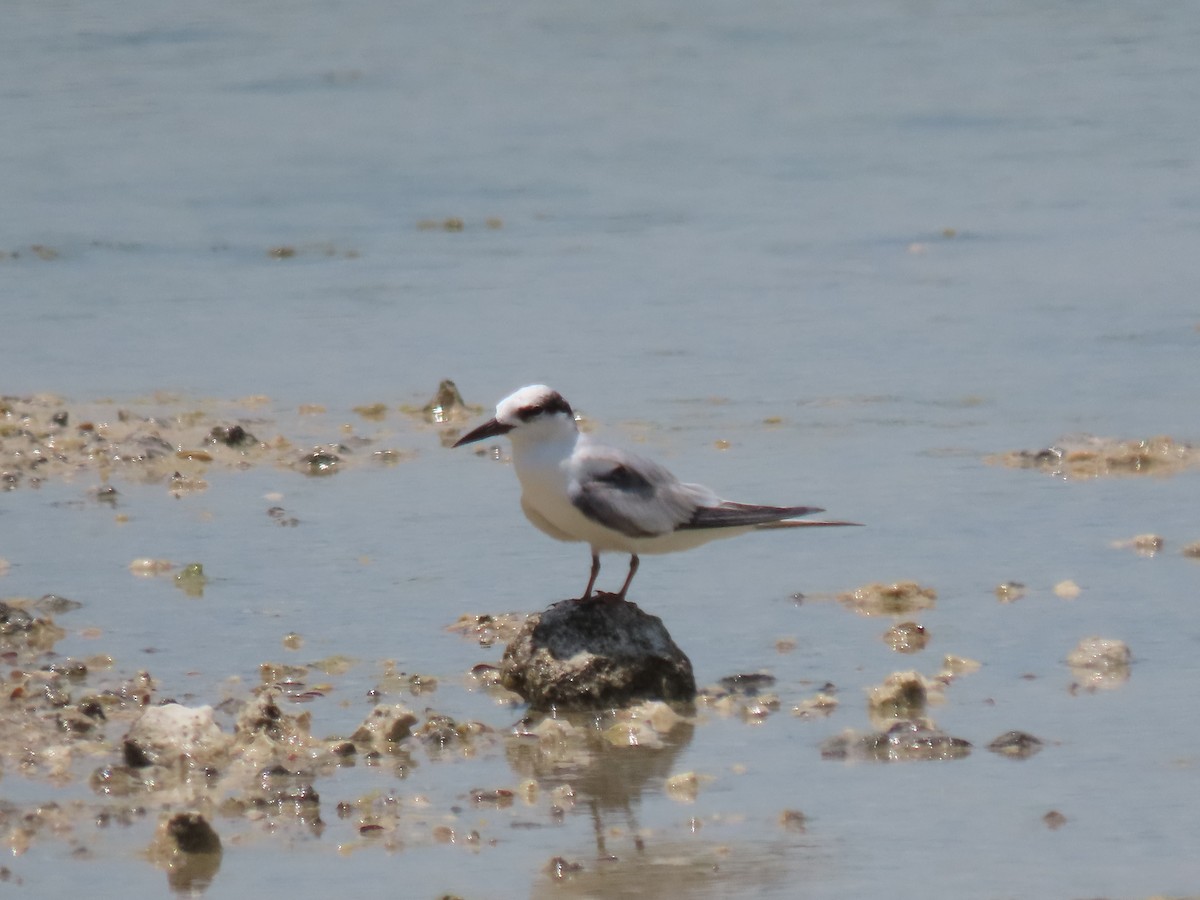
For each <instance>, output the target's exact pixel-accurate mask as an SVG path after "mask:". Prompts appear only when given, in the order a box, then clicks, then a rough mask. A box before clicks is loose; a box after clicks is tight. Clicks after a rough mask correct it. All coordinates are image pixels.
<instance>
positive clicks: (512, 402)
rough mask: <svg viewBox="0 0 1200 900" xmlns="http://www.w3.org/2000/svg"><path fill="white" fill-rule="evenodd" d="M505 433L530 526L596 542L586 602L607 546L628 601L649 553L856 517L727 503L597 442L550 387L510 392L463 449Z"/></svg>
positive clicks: (803, 508) (621, 595) (564, 537)
mask: <svg viewBox="0 0 1200 900" xmlns="http://www.w3.org/2000/svg"><path fill="white" fill-rule="evenodd" d="M502 434H507V435H508V437H509V439H510V440H511V441H512V461H513V468H514V469H515V470H516V473H517V478H518V480H519V481H520V482H521V509H522V511H524V513H525V517H526V518H527V519H529V521H530V522H532V523H533V525H534V527H536V528H538V529H539V530H541V531H543V532H545V533H546V534H548V535H550V537H552V538H555V539H556V540H560V541H577V542H581V543H586V544H589V545H590V546H591V550H592V570H591V575H590V576H589V578H588V583H587V587H586V588H584V591H583V596H581V597H580V598H579V599H580V600H587V599H589V598H590V597H591V596H592V589H593V588H594V587H595V586H596V576H597V575H599V574H600V554H601V553H606V552H608V553H628V554H629V574H628V575H626V576H625V583H624V584H623V585H621V590H620V592H619V593H617V594H615V595H609V596H613V597H615V598H616V599H618V600H624V599H625V594H626V592H627V591H628V590H629V585H630V583H631V582H632V581H633V576H634V575H635V574H636V573H637V570H638V563H639V560H638V557H639V556H640V555H641V554H643V553H675V552H678V551H680V550H690V549H692V548H693V547H698V546H700V545H701V544H705V543H708V542H709V541H712V540H715V539H717V538H724V537H733V536H734V535H738V534H745V533H746V532H748V531H753V530H756V529H766V528H799V527H808V528H813V527H818V528H820V527H829V526H838V525H857V524H859V523H857V522H828V521H818V520H814V519H805V520H802V519H800V518H799V517H800V516H807V515H811V514H812V513H819V512H824V510H823V509H821V508H820V507H817V506H757V505H754V504H750V503H734V502H732V501H730V500H722V499H721V498H720V497H719V496H717V494H715V493H714V492H713V491H712V490H710V489H709V488H706V487H704V486H703V485H699V484H687V483H685V482H682V481H680V480H679V479H678V478H676V477H675V476H674V475H672V474H671V473H670V472H668V471H667V470H666V469H665V468H663V467H662V466H660V465H659V464H658V463H656V462H653V461H652V460H649V459H645V458H644V457H641V456H637V455H636V454H633V453H629V452H628V451H625V450H620V449H617V448H615V447H607V446H605V445H603V444H600V443H598V442H596V441H594V440H593V439H592V438H591V437H590V436H589V435H586V434H584V433H583V432H581V431H580V430H579V426H578V424H577V423H576V421H575V414H574V412H573V411H572V410H571V406H570V404H568V403H567V401H566V400H564V399H563V397H562V395H561V394H559V393H558V391H555V390H552V389H551V388H548V387H546V386H545V385H544V384H533V385H529V386H528V387H523V388H521V389H520V390H518V391H517V392H515V393H514V394H512V395H510V396H508V397H505V398H504V399H503V400H501V401H500V403H499V405H497V407H496V416H495V418H493V419H490V420H489V421H487V422H484V423H483V424H482V425H480V426H479V427H478V428H475V429H474V430H472V431H470V432H468V433H467V434H465V435H463V436H462V437H461V438H459V439H458V441H457V442H456V443H455V444H454V446H455V447H461V446H463V445H464V444H473V443H475V442H476V441H482V440H486V439H487V438H492V437H499V436H500V435H502Z"/></svg>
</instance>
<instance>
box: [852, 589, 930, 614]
mask: <svg viewBox="0 0 1200 900" xmlns="http://www.w3.org/2000/svg"><path fill="white" fill-rule="evenodd" d="M837 599H838V602H839V603H841V604H842V605H843V606H845V607H846V608H847V609H852V610H854V612H856V613H858V614H859V615H862V616H879V615H885V616H907V615H912V614H913V613H914V612H917V611H919V610H922V609H932V608H933V605H934V603H935V602H936V600H937V591H935V590H934V589H933V588H928V587H922V586H921V585H919V584H917V583H916V582H915V581H897V582H894V583H893V584H880V583H878V582H875V583H872V584H865V585H863V586H862V587H860V588H857V589H856V590H853V591H849V592H847V593H843V594H839V595H838V598H837Z"/></svg>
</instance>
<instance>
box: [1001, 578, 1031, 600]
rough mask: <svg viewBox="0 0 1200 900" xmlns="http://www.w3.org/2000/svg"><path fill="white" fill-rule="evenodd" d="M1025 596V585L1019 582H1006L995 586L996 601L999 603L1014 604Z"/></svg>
mask: <svg viewBox="0 0 1200 900" xmlns="http://www.w3.org/2000/svg"><path fill="white" fill-rule="evenodd" d="M1024 596H1025V585H1023V584H1021V582H1019V581H1006V582H1004V583H1003V584H998V585H996V599H997V600H999V601H1000V602H1001V603H1015V602H1016V601H1018V600H1020V599H1021V598H1022V597H1024Z"/></svg>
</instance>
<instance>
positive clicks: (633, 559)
mask: <svg viewBox="0 0 1200 900" xmlns="http://www.w3.org/2000/svg"><path fill="white" fill-rule="evenodd" d="M637 570H638V555H637V554H636V553H634V554H631V555H630V557H629V574H628V575H626V576H625V583H624V584H623V585H621V592H620V593H619V594H617V599H618V600H624V599H625V592H626V591H627V590H629V583H630V582H631V581H633V576H634V575H636V574H637Z"/></svg>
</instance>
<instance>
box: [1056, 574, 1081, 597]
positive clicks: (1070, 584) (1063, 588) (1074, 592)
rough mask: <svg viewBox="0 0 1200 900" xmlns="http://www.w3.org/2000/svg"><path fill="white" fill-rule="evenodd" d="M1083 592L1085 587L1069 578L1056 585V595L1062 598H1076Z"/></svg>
mask: <svg viewBox="0 0 1200 900" xmlns="http://www.w3.org/2000/svg"><path fill="white" fill-rule="evenodd" d="M1082 593H1083V588H1081V587H1080V586H1079V585H1077V584H1076V583H1075V582H1074V581H1072V580H1071V579H1069V578H1068V579H1066V580H1064V581H1060V582H1059V583H1058V584H1056V585H1055V586H1054V596H1055V597H1058V598H1059V599H1060V600H1074V599H1075V598H1077V597H1078V596H1079V595H1080V594H1082Z"/></svg>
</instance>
